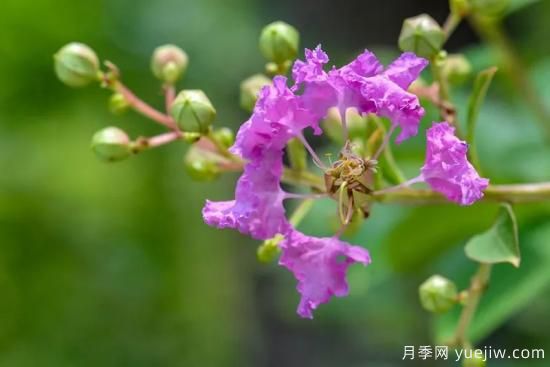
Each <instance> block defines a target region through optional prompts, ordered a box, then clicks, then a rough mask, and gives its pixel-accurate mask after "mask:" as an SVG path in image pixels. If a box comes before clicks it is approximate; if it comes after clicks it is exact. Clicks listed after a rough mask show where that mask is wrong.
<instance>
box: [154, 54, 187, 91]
mask: <svg viewBox="0 0 550 367" xmlns="http://www.w3.org/2000/svg"><path fill="white" fill-rule="evenodd" d="M188 63H189V58H188V57H187V54H186V53H185V51H183V50H182V49H181V48H179V47H178V46H174V45H164V46H160V47H157V48H156V49H155V51H154V52H153V56H152V57H151V70H152V72H153V74H154V75H155V76H156V77H157V78H158V79H160V80H162V81H163V82H166V83H169V84H174V83H175V82H177V81H178V80H179V79H180V78H181V77H182V76H183V74H184V73H185V71H186V70H187V65H188Z"/></svg>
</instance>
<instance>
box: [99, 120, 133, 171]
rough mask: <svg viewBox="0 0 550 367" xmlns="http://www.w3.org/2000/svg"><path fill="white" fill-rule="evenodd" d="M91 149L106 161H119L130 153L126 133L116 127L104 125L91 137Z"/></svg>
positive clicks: (129, 144) (129, 143)
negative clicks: (104, 126)
mask: <svg viewBox="0 0 550 367" xmlns="http://www.w3.org/2000/svg"><path fill="white" fill-rule="evenodd" d="M92 150H93V151H94V152H95V154H96V155H97V157H98V158H100V159H101V160H104V161H107V162H114V161H121V160H123V159H126V158H128V157H129V156H130V154H131V153H132V149H131V142H130V139H129V138H128V135H127V134H126V133H125V132H124V131H123V130H121V129H119V128H118V127H113V126H110V127H106V128H104V129H101V130H99V131H98V132H96V133H95V134H94V136H93V137H92Z"/></svg>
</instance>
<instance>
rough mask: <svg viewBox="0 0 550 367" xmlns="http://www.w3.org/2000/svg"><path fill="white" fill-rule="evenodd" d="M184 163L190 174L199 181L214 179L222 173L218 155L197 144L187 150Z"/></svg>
mask: <svg viewBox="0 0 550 367" xmlns="http://www.w3.org/2000/svg"><path fill="white" fill-rule="evenodd" d="M184 165H185V170H186V171H187V173H188V174H189V176H191V178H192V179H194V180H197V181H212V180H214V179H215V178H217V177H218V176H219V174H220V168H219V166H218V164H217V161H216V157H215V156H213V155H212V153H210V152H207V151H204V150H202V149H201V148H200V147H198V146H196V145H194V146H191V147H190V148H189V150H188V151H187V154H186V155H185V158H184Z"/></svg>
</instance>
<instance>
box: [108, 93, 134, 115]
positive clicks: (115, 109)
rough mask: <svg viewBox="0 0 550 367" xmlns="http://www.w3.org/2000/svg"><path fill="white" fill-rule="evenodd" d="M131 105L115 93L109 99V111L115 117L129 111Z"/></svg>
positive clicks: (119, 94)
mask: <svg viewBox="0 0 550 367" xmlns="http://www.w3.org/2000/svg"><path fill="white" fill-rule="evenodd" d="M129 108H130V103H128V101H127V100H126V98H124V96H123V95H122V94H121V93H113V94H112V95H111V97H110V98H109V111H111V113H113V114H114V115H121V114H123V113H124V112H126V111H128V109H129Z"/></svg>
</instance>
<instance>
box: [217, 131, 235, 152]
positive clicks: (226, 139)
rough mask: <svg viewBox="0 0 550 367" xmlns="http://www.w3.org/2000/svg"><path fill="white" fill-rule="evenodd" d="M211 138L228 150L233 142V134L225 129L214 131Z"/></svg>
mask: <svg viewBox="0 0 550 367" xmlns="http://www.w3.org/2000/svg"><path fill="white" fill-rule="evenodd" d="M212 137H213V138H214V140H216V142H217V143H218V144H220V145H221V146H222V147H224V148H225V149H229V147H230V146H232V145H233V143H234V142H235V133H234V132H233V130H231V129H230V128H227V127H222V128H220V129H216V130H214V131H213V132H212Z"/></svg>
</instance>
